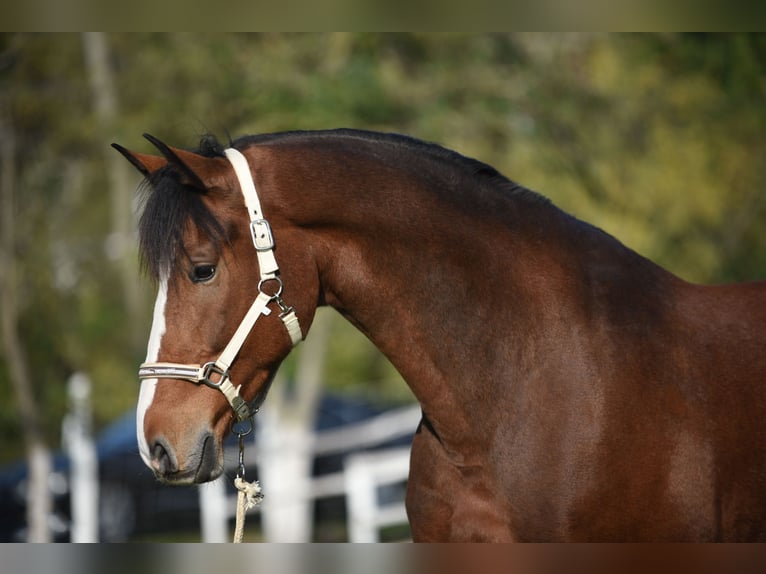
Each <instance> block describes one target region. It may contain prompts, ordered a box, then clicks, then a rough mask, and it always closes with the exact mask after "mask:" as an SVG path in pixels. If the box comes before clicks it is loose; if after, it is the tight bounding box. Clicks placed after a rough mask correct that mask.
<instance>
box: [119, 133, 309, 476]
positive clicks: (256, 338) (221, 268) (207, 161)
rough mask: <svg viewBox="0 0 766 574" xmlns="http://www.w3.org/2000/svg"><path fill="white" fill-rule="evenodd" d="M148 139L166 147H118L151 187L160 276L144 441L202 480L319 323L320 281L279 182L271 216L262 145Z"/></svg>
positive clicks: (150, 451)
mask: <svg viewBox="0 0 766 574" xmlns="http://www.w3.org/2000/svg"><path fill="white" fill-rule="evenodd" d="M146 137H147V139H149V140H150V141H151V142H152V143H153V144H154V145H155V146H156V147H157V148H158V149H159V151H160V152H161V154H162V155H160V156H155V155H148V154H142V153H136V152H131V151H128V150H126V149H125V148H123V147H121V146H118V145H116V144H115V145H114V147H115V148H116V149H117V150H118V151H120V153H122V154H123V155H124V156H125V157H126V158H127V159H128V160H129V161H130V162H131V163H132V164H133V165H134V166H135V167H136V168H137V169H138V170H139V171H140V172H141V173H142V174H143V175H144V176H145V177H146V182H147V184H146V185H147V187H148V188H149V189H150V193H149V195H148V199H147V201H146V206H145V209H144V213H143V214H142V217H141V222H140V225H139V231H140V245H141V253H142V258H143V262H144V265H145V267H146V268H147V270H148V271H149V273H150V275H151V276H152V277H153V278H154V279H155V280H156V282H157V283H158V295H157V299H156V302H155V306H154V316H153V324H152V329H151V334H150V337H149V344H148V350H147V357H146V362H145V363H144V365H142V369H141V372H140V377H141V379H142V383H141V391H140V395H139V400H138V409H137V435H138V444H139V450H140V453H141V457H142V458H143V460H144V462H145V463H146V464H147V465H148V466H149V467H150V468H152V470H153V471H154V473H155V475H156V476H157V477H158V478H159V479H160V480H162V481H165V482H168V483H174V484H190V483H200V482H205V481H209V480H213V479H215V478H216V477H218V476H219V475H220V474H221V472H222V470H223V448H222V441H223V439H224V437H225V436H226V435H227V434H228V432H230V430H231V427H232V423H234V422H237V421H238V420H247V419H249V418H250V417H251V416H252V414H253V413H254V412H255V411H256V410H257V408H258V406H259V405H260V403H261V402H262V401H263V400H264V398H265V395H266V392H267V391H268V387H269V383H270V382H271V379H272V378H273V375H274V373H275V372H276V369H277V368H278V366H279V364H280V363H281V362H282V360H283V359H284V358H285V357H286V356H287V354H288V353H289V351H290V350H291V348H292V347H293V345H294V344H296V343H297V342H298V341H299V340H300V339H301V338H302V336H303V335H304V334H305V330H307V329H308V326H309V325H310V323H311V320H312V318H313V315H314V312H315V310H316V306H317V301H318V289H319V283H318V278H317V276H316V266H312V265H311V263H310V260H309V259H308V257H309V250H308V249H306V248H305V246H303V248H301V246H300V244H299V243H300V241H301V238H300V234H299V233H297V232H296V230H295V229H292V228H291V227H290V225H289V221H288V219H287V218H286V216H285V213H284V210H283V209H282V207H280V201H279V193H277V192H276V191H275V192H274V193H273V194H272V198H270V200H269V201H268V203H265V204H264V206H265V207H266V212H267V213H269V215H270V220H268V221H267V220H266V219H265V218H264V215H263V211H262V208H261V205H260V201H259V199H258V195H257V193H256V192H255V184H254V182H253V174H255V173H257V171H258V168H255V169H253V167H252V166H253V164H254V163H258V162H259V161H260V162H262V163H263V169H264V170H265V171H267V170H268V165H267V163H268V162H267V161H266V160H265V159H264V158H262V157H257V156H258V154H257V152H256V153H253V154H251V155H252V157H250V158H245V156H244V155H242V154H241V153H240V152H239V151H237V150H233V149H232V148H230V149H227V150H223V149H222V148H221V147H220V146H218V145H217V143H215V144H209V145H207V147H204V146H203V149H201V150H200V151H199V153H198V152H190V151H185V150H181V149H177V148H172V147H169V146H167V145H165V144H164V143H162V142H160V141H159V140H157V139H156V138H154V137H152V136H146ZM246 153H247V152H246ZM246 188H251V189H249V190H248V189H246ZM248 193H249V194H250V195H248ZM252 194H255V196H254V199H253V196H252ZM253 202H255V204H256V205H253ZM269 221H270V222H271V223H269ZM271 224H274V228H273V229H272V227H271ZM275 238H277V239H278V240H279V243H280V253H279V257H280V263H281V264H282V269H280V268H279V267H278V266H277V265H276V257H275ZM312 269H313V270H314V271H313V273H312V271H311V270H312ZM298 318H300V322H299V319H298ZM301 329H303V331H302V330H301Z"/></svg>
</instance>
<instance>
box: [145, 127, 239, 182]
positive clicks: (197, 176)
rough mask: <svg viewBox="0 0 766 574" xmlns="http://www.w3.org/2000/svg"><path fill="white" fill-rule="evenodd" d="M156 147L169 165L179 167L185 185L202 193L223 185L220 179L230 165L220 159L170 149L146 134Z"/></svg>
mask: <svg viewBox="0 0 766 574" xmlns="http://www.w3.org/2000/svg"><path fill="white" fill-rule="evenodd" d="M144 137H145V138H146V139H147V140H149V141H150V142H151V143H152V144H154V146H155V147H156V148H157V149H158V150H160V153H161V154H162V155H163V156H165V159H167V161H168V163H170V164H172V165H174V166H176V167H178V168H179V169H180V170H181V175H182V176H183V178H184V183H186V184H188V185H191V186H193V187H196V188H197V189H199V190H201V191H207V190H208V189H210V188H212V187H215V186H216V185H217V184H220V183H221V180H220V178H221V177H222V176H223V175H224V174H225V173H226V169H227V166H228V163H227V162H226V160H225V159H223V158H220V157H205V156H203V155H199V154H196V153H193V152H190V151H186V150H182V149H178V148H174V147H170V146H169V145H167V144H165V143H163V142H161V141H160V140H158V139H157V138H156V137H154V136H152V135H151V134H144Z"/></svg>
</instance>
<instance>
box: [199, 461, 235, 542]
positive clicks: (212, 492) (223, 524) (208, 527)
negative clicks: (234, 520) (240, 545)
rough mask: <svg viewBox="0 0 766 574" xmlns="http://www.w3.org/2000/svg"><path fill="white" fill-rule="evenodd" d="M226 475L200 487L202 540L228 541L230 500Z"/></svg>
mask: <svg viewBox="0 0 766 574" xmlns="http://www.w3.org/2000/svg"><path fill="white" fill-rule="evenodd" d="M226 480H227V477H226V475H223V476H221V477H219V478H217V479H216V480H214V481H213V482H211V483H209V484H204V485H202V486H201V487H200V488H199V507H200V521H201V523H202V542H228V536H227V533H228V528H227V527H228V517H229V514H230V512H229V509H228V506H227V504H228V501H227V500H226V484H225V482H224V481H226Z"/></svg>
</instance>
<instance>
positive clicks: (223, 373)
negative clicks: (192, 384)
mask: <svg viewBox="0 0 766 574" xmlns="http://www.w3.org/2000/svg"><path fill="white" fill-rule="evenodd" d="M201 372H202V376H201V377H200V380H199V382H200V383H202V384H203V385H207V386H208V387H211V388H213V389H220V388H221V383H223V381H225V380H226V379H227V378H228V377H229V371H228V369H227V370H223V369H221V368H220V367H218V366H217V365H216V364H215V362H213V361H211V362H209V363H205V364H204V365H202V369H201ZM213 373H215V374H216V375H218V376H219V377H220V378H219V379H218V381H217V382H216V381H214V380H213V379H211V378H210V375H212V374H213Z"/></svg>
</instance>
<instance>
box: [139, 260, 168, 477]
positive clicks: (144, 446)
mask: <svg viewBox="0 0 766 574" xmlns="http://www.w3.org/2000/svg"><path fill="white" fill-rule="evenodd" d="M167 299H168V278H167V274H166V273H161V274H160V287H159V290H158V292H157V300H156V301H155V302H154V316H153V318H152V332H151V334H150V335H149V345H148V347H147V349H146V362H147V363H153V362H156V361H157V358H158V357H159V354H160V344H161V343H162V336H163V335H164V334H165V302H166V301H167ZM156 387H157V379H144V380H143V381H142V382H141V391H140V392H139V395H138V407H137V410H136V436H137V438H138V451H139V452H140V453H141V458H142V459H144V462H145V463H146V465H147V466H150V463H151V452H150V450H149V443H148V441H147V440H146V436H144V417H145V416H146V411H147V410H149V407H150V406H151V404H152V399H154V390H155V388H156Z"/></svg>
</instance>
